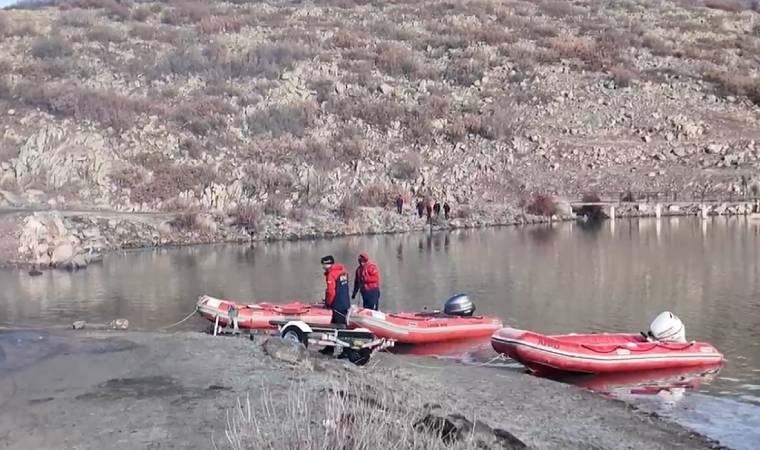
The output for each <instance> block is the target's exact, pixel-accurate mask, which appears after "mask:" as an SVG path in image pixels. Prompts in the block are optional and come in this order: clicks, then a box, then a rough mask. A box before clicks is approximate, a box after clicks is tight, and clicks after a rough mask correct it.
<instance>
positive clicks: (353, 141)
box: [322, 126, 367, 164]
mask: <svg viewBox="0 0 760 450" xmlns="http://www.w3.org/2000/svg"><path fill="white" fill-rule="evenodd" d="M338 135H339V137H338V138H337V139H336V140H335V144H334V147H335V148H336V149H337V154H338V156H339V157H340V158H341V161H357V160H360V159H362V158H365V157H366V156H367V144H366V142H364V138H363V137H362V134H361V132H360V131H358V129H357V128H355V127H352V126H347V127H344V128H343V129H342V130H341V131H340V132H339V134H338ZM322 162H323V164H334V163H335V162H334V160H330V161H328V160H323V161H322Z"/></svg>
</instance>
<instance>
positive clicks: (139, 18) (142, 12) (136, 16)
mask: <svg viewBox="0 0 760 450" xmlns="http://www.w3.org/2000/svg"><path fill="white" fill-rule="evenodd" d="M152 15H153V11H151V10H150V8H148V7H147V6H139V7H137V8H135V9H133V10H132V20H134V21H135V22H146V21H147V20H148V19H150V17H151V16H152Z"/></svg>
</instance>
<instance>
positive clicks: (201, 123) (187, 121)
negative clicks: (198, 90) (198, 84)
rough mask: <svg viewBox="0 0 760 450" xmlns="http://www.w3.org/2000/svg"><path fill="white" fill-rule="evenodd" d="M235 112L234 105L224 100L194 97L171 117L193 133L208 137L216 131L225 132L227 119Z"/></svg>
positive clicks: (179, 107) (180, 106)
mask: <svg viewBox="0 0 760 450" xmlns="http://www.w3.org/2000/svg"><path fill="white" fill-rule="evenodd" d="M235 111H236V110H235V108H234V107H233V106H232V105H230V104H229V103H227V102H225V101H224V100H222V99H219V98H214V97H209V96H194V97H193V98H192V100H190V101H188V102H186V103H183V104H181V105H179V106H178V107H177V108H176V109H175V110H174V112H173V113H172V115H171V117H172V119H173V120H174V121H176V122H177V123H179V124H180V125H181V126H182V127H183V128H185V129H186V130H188V131H190V132H191V133H193V134H195V135H198V136H206V135H208V134H209V133H212V132H214V131H218V132H223V131H225V130H226V129H227V120H228V119H227V117H228V116H229V115H231V114H233V113H235Z"/></svg>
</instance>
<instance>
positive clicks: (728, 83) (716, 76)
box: [704, 71, 760, 105]
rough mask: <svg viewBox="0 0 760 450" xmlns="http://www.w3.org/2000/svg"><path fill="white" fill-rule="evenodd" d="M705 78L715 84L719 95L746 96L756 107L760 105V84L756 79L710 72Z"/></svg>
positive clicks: (735, 74) (728, 73) (727, 73)
mask: <svg viewBox="0 0 760 450" xmlns="http://www.w3.org/2000/svg"><path fill="white" fill-rule="evenodd" d="M704 78H705V80H707V81H710V82H712V83H714V84H715V86H716V91H717V92H718V94H719V95H723V96H728V95H738V96H746V97H747V98H749V99H750V100H751V101H752V102H753V103H755V104H756V105H760V83H758V80H757V78H755V77H750V76H745V75H741V74H737V73H735V72H722V71H708V72H706V73H705V74H704Z"/></svg>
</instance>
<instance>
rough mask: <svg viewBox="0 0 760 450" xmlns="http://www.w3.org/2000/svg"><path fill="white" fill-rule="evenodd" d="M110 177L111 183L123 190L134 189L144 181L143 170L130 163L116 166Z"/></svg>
mask: <svg viewBox="0 0 760 450" xmlns="http://www.w3.org/2000/svg"><path fill="white" fill-rule="evenodd" d="M108 177H109V178H110V179H111V183H113V184H114V185H115V186H117V187H119V188H122V189H132V188H133V187H134V186H137V185H138V184H140V183H142V182H143V181H144V176H143V172H142V170H140V168H138V167H135V166H134V165H132V164H129V163H119V164H116V165H114V166H113V167H112V168H111V171H110V173H109V174H108Z"/></svg>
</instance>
